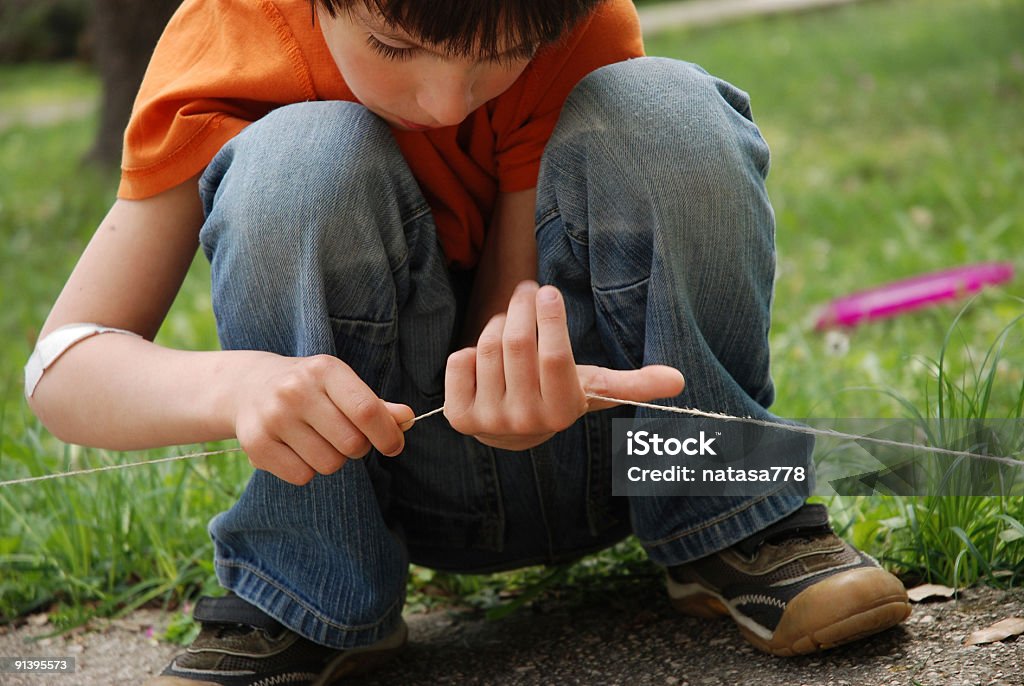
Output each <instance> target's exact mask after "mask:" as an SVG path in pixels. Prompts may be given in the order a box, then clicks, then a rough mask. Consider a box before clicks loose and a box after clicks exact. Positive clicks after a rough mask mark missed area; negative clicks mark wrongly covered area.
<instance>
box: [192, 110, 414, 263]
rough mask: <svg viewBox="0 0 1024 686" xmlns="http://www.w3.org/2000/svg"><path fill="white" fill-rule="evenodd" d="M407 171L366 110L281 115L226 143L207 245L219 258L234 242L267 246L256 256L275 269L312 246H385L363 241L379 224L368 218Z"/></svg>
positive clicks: (205, 191)
mask: <svg viewBox="0 0 1024 686" xmlns="http://www.w3.org/2000/svg"><path fill="white" fill-rule="evenodd" d="M402 164H403V162H402V158H401V153H400V152H399V151H398V149H397V146H396V145H395V143H394V139H393V138H392V136H391V132H390V130H389V129H388V127H387V125H386V124H385V123H384V122H383V121H382V120H380V119H379V118H378V117H376V116H375V115H373V114H372V113H370V111H369V110H367V109H366V108H364V107H363V106H362V105H359V104H356V103H349V102H310V103H299V104H295V105H288V106H285V107H281V108H279V109H277V110H274V111H273V112H271V113H270V114H268V115H267V116H265V117H264V118H262V119H260V120H259V121H257V122H255V123H253V124H251V125H250V126H249V127H248V128H246V129H245V130H244V131H242V132H241V133H240V134H239V135H238V136H236V137H235V138H234V139H232V140H231V141H229V142H228V143H227V144H225V146H224V147H223V148H222V149H221V150H220V152H219V153H218V154H217V155H216V156H215V157H214V159H213V160H212V161H211V162H210V164H209V166H208V167H207V169H206V171H205V172H204V173H203V175H202V177H201V179H200V194H201V196H202V200H203V206H204V211H205V213H206V221H205V223H204V226H203V230H202V232H201V233H200V242H201V245H202V247H203V249H204V251H205V252H206V255H207V257H209V258H211V259H212V254H213V252H214V251H215V250H216V249H219V247H221V246H222V245H223V243H224V242H225V241H228V242H230V243H231V244H232V245H238V246H239V247H241V248H246V249H251V248H253V246H258V250H249V252H250V254H252V255H254V256H262V257H263V258H266V260H267V261H268V262H270V263H271V264H274V263H275V260H276V257H275V256H276V255H279V254H280V252H279V251H289V252H290V251H294V250H295V249H296V246H299V245H303V244H305V245H309V244H311V243H312V244H318V245H329V244H343V245H349V246H353V247H355V246H359V245H360V244H361V243H364V242H365V241H366V240H370V241H372V242H379V240H378V239H377V238H376V237H362V236H358V235H355V234H356V233H357V232H360V231H367V230H368V227H371V226H375V225H376V223H375V222H367V221H360V218H361V217H364V216H366V215H368V214H369V213H372V212H373V210H372V205H373V202H372V201H373V199H379V198H381V197H386V194H387V192H388V188H389V187H393V186H394V185H395V174H394V171H393V170H394V169H396V168H404V167H402V166H401V165H402ZM396 192H397V191H396ZM339 218H345V219H346V221H339ZM337 233H340V235H336V236H335V235H332V234H337Z"/></svg>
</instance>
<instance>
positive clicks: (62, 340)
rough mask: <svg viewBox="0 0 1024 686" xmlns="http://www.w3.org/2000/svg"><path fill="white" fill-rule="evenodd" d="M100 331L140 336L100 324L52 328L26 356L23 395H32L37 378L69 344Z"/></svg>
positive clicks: (66, 325) (29, 396) (68, 347)
mask: <svg viewBox="0 0 1024 686" xmlns="http://www.w3.org/2000/svg"><path fill="white" fill-rule="evenodd" d="M100 333H125V334H128V335H129V336H135V337H137V338H142V336H139V334H137V333H135V332H134V331H126V330H124V329H115V328H113V327H110V326H102V325H100V324H65V325H64V326H62V327H60V328H58V329H54V330H53V331H51V332H50V333H48V334H46V336H44V337H43V339H42V340H40V341H39V342H38V343H36V349H35V350H33V351H32V356H31V357H29V358H28V364H26V365H25V397H26V398H31V397H32V394H33V393H35V391H36V386H37V385H38V384H39V380H40V379H42V378H43V372H45V371H46V370H47V369H48V368H49V367H50V365H51V364H53V363H54V362H56V361H57V358H59V357H60V356H61V355H63V354H64V353H66V352H67V351H68V350H69V349H70V348H71V346H73V345H75V344H76V343H79V342H81V341H84V340H85V339H86V338H89V337H90V336H95V335H96V334H100Z"/></svg>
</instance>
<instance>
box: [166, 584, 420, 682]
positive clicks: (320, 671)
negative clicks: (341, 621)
mask: <svg viewBox="0 0 1024 686" xmlns="http://www.w3.org/2000/svg"><path fill="white" fill-rule="evenodd" d="M193 617H195V619H196V620H198V621H199V622H201V624H202V630H201V631H200V632H199V636H197V637H196V639H195V640H194V641H193V642H192V645H190V646H189V647H188V649H187V650H186V652H184V653H182V654H181V655H178V656H177V657H175V658H174V660H172V661H171V664H170V665H168V667H167V669H165V670H164V671H163V673H161V675H160V676H158V677H156V678H154V679H151V680H150V681H147V682H146V686H299V685H300V684H301V685H302V686H311V685H315V686H326V684H333V683H334V682H335V680H337V679H339V678H341V677H344V676H355V675H362V674H365V673H367V672H369V671H371V670H372V669H373V668H374V667H376V666H377V665H379V664H381V663H383V662H385V661H386V660H387V659H389V658H390V657H392V656H393V655H394V654H395V653H396V652H397V651H398V650H399V649H400V648H401V647H402V646H404V645H405V641H406V636H407V630H406V627H405V622H402V623H401V624H400V625H399V627H398V629H397V630H396V631H395V632H394V633H393V634H391V635H390V636H388V637H387V638H384V639H381V640H380V641H378V642H377V643H374V644H373V645H369V646H363V647H359V648H349V649H346V650H338V649H335V648H328V647H326V646H322V645H319V644H317V643H313V642H312V641H308V640H306V639H305V638H302V637H301V636H299V635H298V634H297V633H295V632H293V631H290V630H288V629H286V628H285V627H284V626H282V625H281V624H279V623H278V622H277V621H276V620H274V619H273V618H271V617H269V616H268V615H266V614H264V613H263V612H262V611H261V610H259V609H258V608H256V607H254V606H253V605H250V604H249V603H247V602H245V601H244V600H242V599H241V598H239V597H238V596H235V595H228V596H226V597H223V598H201V599H200V600H199V602H198V603H196V607H195V611H194V612H193Z"/></svg>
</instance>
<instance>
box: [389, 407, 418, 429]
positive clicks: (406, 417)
mask: <svg viewBox="0 0 1024 686" xmlns="http://www.w3.org/2000/svg"><path fill="white" fill-rule="evenodd" d="M384 406H385V407H386V408H387V410H388V412H389V413H390V414H391V416H392V418H394V420H395V422H396V423H397V424H398V426H399V428H400V429H402V431H408V430H409V429H411V428H412V424H413V422H412V419H413V417H415V416H416V413H415V412H413V411H412V408H411V407H409V406H408V405H403V404H402V403H389V402H388V401H387V400H385V401H384Z"/></svg>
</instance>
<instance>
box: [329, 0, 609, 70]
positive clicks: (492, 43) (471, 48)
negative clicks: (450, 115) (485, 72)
mask: <svg viewBox="0 0 1024 686" xmlns="http://www.w3.org/2000/svg"><path fill="white" fill-rule="evenodd" d="M602 1H603V0H568V1H560V0H532V1H531V0H313V2H317V3H319V4H320V5H321V6H323V8H324V9H325V10H327V12H328V13H329V14H330V15H331V16H332V17H335V16H337V15H338V13H340V12H347V11H350V10H351V9H352V8H353V6H355V5H357V4H358V3H362V5H363V6H365V7H366V9H368V10H369V11H370V12H372V13H374V14H379V15H380V16H381V17H383V18H384V21H385V22H386V23H387V24H389V25H390V26H393V27H396V28H398V29H401V30H402V31H404V32H406V33H408V34H409V35H410V36H413V37H415V38H417V39H418V40H421V41H423V42H424V43H426V44H429V45H435V46H439V47H441V48H443V49H444V51H445V52H447V53H450V54H452V55H457V56H460V57H468V56H481V57H484V58H487V59H493V58H496V57H498V56H499V55H501V54H502V53H503V52H505V51H507V50H509V49H510V48H515V47H518V46H529V45H535V46H538V45H544V44H548V43H554V42H555V41H557V40H558V39H559V38H560V37H561V36H562V35H563V34H565V33H566V32H567V31H569V30H570V29H572V27H573V26H575V25H576V23H577V22H579V21H580V19H582V18H583V17H585V16H586V15H587V14H589V13H590V11H591V10H592V9H594V8H595V7H596V6H598V5H599V4H601V2H602Z"/></svg>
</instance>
